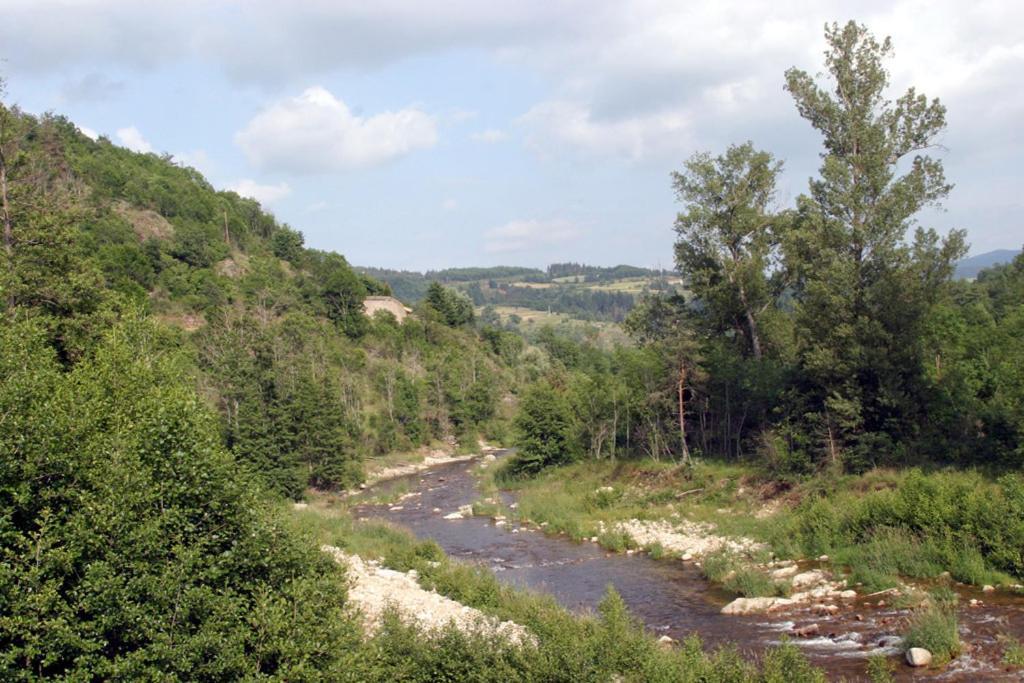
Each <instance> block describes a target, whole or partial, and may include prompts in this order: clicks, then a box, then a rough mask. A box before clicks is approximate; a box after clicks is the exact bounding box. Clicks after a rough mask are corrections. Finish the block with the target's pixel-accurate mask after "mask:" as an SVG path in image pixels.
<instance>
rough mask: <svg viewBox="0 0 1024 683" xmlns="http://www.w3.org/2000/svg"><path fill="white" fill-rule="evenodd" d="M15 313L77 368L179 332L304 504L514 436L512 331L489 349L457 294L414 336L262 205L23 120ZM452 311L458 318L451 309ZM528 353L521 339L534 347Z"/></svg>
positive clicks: (52, 122) (106, 145)
mask: <svg viewBox="0 0 1024 683" xmlns="http://www.w3.org/2000/svg"><path fill="white" fill-rule="evenodd" d="M8 111H9V114H8V116H9V120H8V124H7V126H6V128H5V130H6V131H7V132H8V133H11V132H13V133H14V134H13V135H11V136H10V137H8V138H7V140H8V142H7V146H6V147H5V150H4V151H5V158H7V159H17V165H12V166H11V167H10V169H9V172H8V180H9V185H10V195H9V199H10V204H11V206H12V207H13V213H12V223H13V226H14V227H13V231H12V235H13V239H12V242H11V244H10V245H9V252H8V253H9V254H10V256H9V263H10V267H9V268H5V270H4V279H3V280H2V281H0V286H2V288H3V294H4V300H5V301H6V302H8V306H9V307H10V308H12V309H17V310H22V311H31V312H32V313H33V315H39V316H42V317H43V318H44V319H45V321H46V323H45V325H46V327H47V329H48V330H49V335H50V337H49V338H50V343H51V344H52V346H53V348H54V349H55V351H56V353H57V354H58V356H59V357H60V358H61V360H62V362H64V363H65V364H66V365H67V366H68V367H72V366H74V365H75V364H77V363H78V362H80V361H81V360H82V359H85V358H87V357H89V355H90V354H91V353H93V349H94V348H95V345H96V344H97V343H99V341H100V339H101V338H102V337H103V335H104V334H105V333H106V331H107V330H108V329H109V326H110V324H111V323H112V322H115V321H117V320H119V319H121V318H123V317H125V316H127V315H130V314H132V312H140V313H141V314H143V315H146V316H149V317H151V318H152V319H155V320H158V321H161V322H162V323H163V324H164V325H165V326H166V327H167V330H168V333H169V334H171V335H172V336H174V337H176V338H177V339H178V342H176V343H175V346H177V347H178V348H180V349H183V350H184V352H185V357H186V358H187V367H188V369H187V372H188V373H189V374H191V375H192V376H194V378H195V384H196V387H197V388H198V389H199V390H200V391H201V393H202V395H203V396H204V397H205V398H206V400H207V401H208V403H209V404H210V405H211V406H213V407H214V408H215V409H216V411H217V415H218V417H219V420H220V431H221V433H222V434H223V436H224V442H225V445H226V446H227V448H228V449H229V450H230V451H231V453H232V454H233V455H234V456H235V458H237V460H238V461H239V462H240V463H242V464H243V465H244V466H245V467H247V468H249V469H251V470H252V471H254V472H256V473H257V474H258V475H259V476H260V477H261V478H262V479H263V481H264V483H265V484H266V485H267V486H268V487H269V488H272V489H274V490H277V491H279V492H280V493H283V494H286V495H289V496H300V495H301V494H302V492H303V490H304V489H305V488H306V487H307V486H310V485H312V486H316V487H320V488H335V487H341V486H348V485H351V484H354V483H357V482H358V481H359V480H360V478H361V476H362V474H361V472H362V462H363V460H364V459H365V458H367V457H372V456H375V455H378V454H383V453H387V452H391V451H394V450H396V449H411V448H416V447H419V446H422V445H426V444H430V443H431V442H432V441H435V440H447V441H449V442H454V441H455V440H458V441H461V442H466V443H475V442H476V440H477V438H478V437H479V436H481V435H483V436H495V435H496V434H498V432H500V430H501V429H503V427H502V424H503V420H504V418H505V416H504V415H503V414H501V413H500V411H499V407H500V406H501V405H503V404H501V403H500V399H501V397H502V396H504V395H505V394H507V393H508V392H509V391H510V389H511V387H512V386H513V385H514V383H515V372H514V371H513V369H512V368H513V364H514V362H515V360H516V357H515V353H516V352H515V349H516V348H518V347H517V346H516V345H515V343H513V342H511V341H506V339H507V338H509V337H510V336H511V333H507V332H502V331H498V330H495V331H492V332H491V333H490V335H489V336H488V337H487V339H484V338H483V337H482V336H481V332H480V331H478V330H477V329H476V328H475V327H474V326H473V324H472V309H471V308H468V311H469V315H468V317H467V316H461V317H459V316H454V317H453V316H452V315H450V313H451V311H449V310H447V308H446V304H447V303H448V302H447V298H450V296H454V294H452V295H448V294H445V293H444V292H442V293H441V295H440V296H439V298H437V299H436V300H435V301H434V302H433V304H431V303H430V302H425V303H423V304H421V305H420V307H419V311H418V312H419V315H418V316H416V317H415V318H414V319H411V320H409V321H408V322H406V323H405V324H403V325H401V326H398V325H397V324H396V322H395V321H394V320H393V319H390V318H389V317H387V316H384V317H380V318H374V319H369V318H367V317H366V316H365V315H364V314H363V305H362V302H363V299H364V298H365V297H366V296H368V295H380V294H390V293H391V288H390V287H389V286H388V285H387V284H386V283H384V282H381V281H380V280H378V279H376V278H373V277H370V276H367V275H363V274H360V273H358V272H356V271H355V270H354V269H353V268H351V267H350V266H349V264H348V262H347V261H346V259H345V258H344V257H343V256H341V255H340V254H336V253H332V252H325V251H319V250H316V249H310V248H307V247H306V246H305V245H304V240H303V236H302V234H301V233H300V232H299V231H297V230H295V229H293V228H291V227H290V226H288V225H287V224H284V223H281V222H280V221H278V220H277V219H276V218H275V217H274V216H273V215H271V214H270V213H268V212H266V211H265V210H263V208H262V207H261V206H260V205H259V204H258V203H257V202H255V201H254V200H251V199H247V198H244V197H241V196H239V195H238V194H236V193H234V192H230V191H218V190H216V189H215V188H214V187H213V186H211V185H210V183H209V182H208V181H207V180H206V179H205V178H203V177H202V175H201V174H199V173H198V172H197V171H195V170H194V169H192V168H187V167H183V166H180V165H178V164H176V163H175V162H174V160H173V159H172V158H170V157H169V156H158V155H155V154H138V153H134V152H131V151H128V150H126V149H124V148H121V147H118V146H116V145H114V144H112V143H111V142H110V141H109V140H107V139H105V138H100V139H99V140H96V141H93V140H91V139H90V138H88V137H86V136H85V135H83V134H82V133H81V132H79V130H78V129H77V128H76V127H75V126H74V124H72V123H71V122H70V121H68V120H67V119H65V118H62V117H59V116H43V117H40V118H36V117H33V116H29V115H27V114H24V113H21V112H18V111H17V110H8ZM439 307H440V308H445V309H446V310H443V311H442V310H439ZM520 346H521V342H520Z"/></svg>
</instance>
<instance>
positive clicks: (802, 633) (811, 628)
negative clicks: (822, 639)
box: [793, 624, 821, 638]
mask: <svg viewBox="0 0 1024 683" xmlns="http://www.w3.org/2000/svg"><path fill="white" fill-rule="evenodd" d="M819 633H821V627H820V626H818V625H817V624H808V625H807V626H801V627H800V628H795V629H793V635H794V636H796V637H797V638H810V637H811V636H816V635H818V634H819Z"/></svg>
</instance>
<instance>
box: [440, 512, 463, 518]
mask: <svg viewBox="0 0 1024 683" xmlns="http://www.w3.org/2000/svg"><path fill="white" fill-rule="evenodd" d="M444 518H445V519H462V513H461V512H449V513H448V514H447V515H445V516H444Z"/></svg>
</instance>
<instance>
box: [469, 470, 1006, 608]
mask: <svg viewBox="0 0 1024 683" xmlns="http://www.w3.org/2000/svg"><path fill="white" fill-rule="evenodd" d="M483 487H484V491H485V493H484V499H483V501H482V502H481V504H480V505H479V507H480V510H481V511H482V512H494V511H495V510H491V509H488V508H489V507H491V508H493V507H494V506H493V505H489V504H488V503H487V500H493V499H496V498H495V496H494V494H495V492H496V491H497V489H498V488H499V487H502V488H511V489H514V490H515V491H516V492H517V495H518V498H517V501H518V505H517V508H516V509H514V510H505V511H503V514H508V515H512V516H515V517H518V518H519V519H522V520H529V521H531V522H533V523H536V524H538V525H541V526H543V527H544V528H545V529H547V530H548V531H551V532H557V533H565V534H567V535H568V536H570V537H572V538H574V539H577V540H582V539H587V538H594V537H596V538H597V539H598V541H599V542H600V543H601V544H602V545H604V546H605V547H607V548H609V549H611V550H620V551H621V550H623V549H626V548H629V547H632V546H634V545H635V544H634V542H633V541H632V540H631V539H630V538H629V537H627V536H626V535H624V534H623V533H621V532H620V531H617V530H616V529H617V527H618V526H619V525H621V524H622V523H624V522H627V521H628V520H649V521H662V520H663V521H667V522H669V523H675V524H678V523H681V522H683V521H685V520H688V521H691V522H702V523H707V524H709V525H711V527H712V528H713V529H714V533H716V534H720V535H723V536H726V537H745V538H749V539H752V540H753V541H756V542H759V543H763V544H765V545H766V547H767V548H768V550H767V552H764V553H763V554H762V557H760V558H753V559H755V560H760V561H763V560H764V559H767V557H770V556H772V555H774V556H775V557H777V558H788V559H804V558H817V557H819V556H821V555H828V556H829V559H830V562H831V564H832V565H833V566H834V567H837V568H840V569H843V570H846V571H849V577H848V580H849V582H850V583H851V584H859V589H860V590H861V591H863V592H873V591H877V590H883V589H886V588H891V587H894V586H897V585H899V584H900V582H901V579H902V578H912V579H933V578H939V577H942V576H943V575H944V574H945V573H947V572H948V574H949V576H950V577H951V578H952V579H955V580H957V581H961V582H963V583H968V584H975V585H985V584H991V585H1004V586H1011V585H1015V584H1016V583H1017V582H1018V580H1019V579H1020V577H1021V576H1024V480H1022V478H1021V477H1019V476H1016V475H1007V476H1003V477H1001V478H993V477H988V476H985V475H983V474H981V473H978V472H972V471H933V472H922V471H920V470H916V469H915V470H903V471H897V470H890V469H885V470H882V469H880V470H873V471H870V472H868V473H866V474H863V475H835V476H831V475H830V476H822V477H819V478H814V479H808V480H805V481H802V482H798V483H795V484H785V485H783V484H779V483H776V482H773V481H772V480H771V479H769V478H767V477H765V476H764V475H763V474H761V473H759V472H757V471H756V470H753V469H751V468H747V467H744V466H742V465H735V464H718V463H707V462H704V463H697V464H696V465H694V466H692V467H683V466H679V465H675V464H673V463H665V462H654V461H650V460H639V461H624V462H611V461H596V462H595V461H586V462H580V463H576V464H573V465H569V466H565V467H561V468H552V469H548V470H546V471H544V472H542V473H541V474H540V475H538V476H537V477H534V478H531V479H521V480H517V479H510V478H508V477H507V476H505V475H504V474H503V470H502V469H501V468H496V469H494V470H492V471H487V472H485V474H484V475H483ZM647 549H648V550H650V551H651V552H652V554H655V555H664V554H666V553H665V551H664V549H663V548H660V547H658V546H657V544H653V545H651V546H649V547H648V548H647ZM766 586H767V588H770V589H771V592H775V591H777V588H776V587H774V586H771V585H767V584H766Z"/></svg>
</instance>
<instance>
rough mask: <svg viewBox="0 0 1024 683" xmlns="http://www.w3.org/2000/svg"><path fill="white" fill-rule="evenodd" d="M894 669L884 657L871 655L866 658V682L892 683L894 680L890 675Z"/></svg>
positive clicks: (893, 665)
mask: <svg viewBox="0 0 1024 683" xmlns="http://www.w3.org/2000/svg"><path fill="white" fill-rule="evenodd" d="M895 668H896V665H895V664H893V662H892V660H891V659H889V658H888V657H886V656H885V655H872V656H871V657H868V666H867V674H868V680H869V681H871V683H892V682H893V681H894V680H896V679H895V678H893V675H892V672H893V671H894V670H895Z"/></svg>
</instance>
